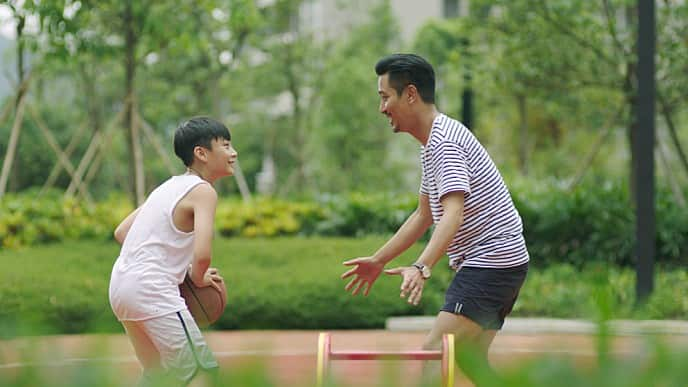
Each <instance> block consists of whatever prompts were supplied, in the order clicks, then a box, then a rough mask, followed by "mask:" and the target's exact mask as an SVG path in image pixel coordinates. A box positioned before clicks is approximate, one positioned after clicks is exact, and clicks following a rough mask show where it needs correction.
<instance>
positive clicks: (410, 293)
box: [385, 266, 425, 305]
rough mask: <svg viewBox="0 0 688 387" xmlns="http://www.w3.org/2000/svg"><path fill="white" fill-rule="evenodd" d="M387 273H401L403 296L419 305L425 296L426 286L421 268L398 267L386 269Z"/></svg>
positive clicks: (412, 303) (409, 301)
mask: <svg viewBox="0 0 688 387" xmlns="http://www.w3.org/2000/svg"><path fill="white" fill-rule="evenodd" d="M385 274H389V275H400V276H401V278H402V281H401V294H400V296H401V298H407V297H408V299H407V301H408V303H409V304H411V305H418V303H419V302H420V298H421V297H422V296H423V287H424V286H425V279H423V276H422V275H421V274H420V270H418V269H416V268H415V267H413V266H403V267H396V268H394V269H388V270H385Z"/></svg>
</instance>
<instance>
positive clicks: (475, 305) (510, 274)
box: [441, 263, 528, 329]
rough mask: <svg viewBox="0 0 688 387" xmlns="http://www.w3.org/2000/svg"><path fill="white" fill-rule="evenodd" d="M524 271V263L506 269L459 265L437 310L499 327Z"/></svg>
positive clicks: (522, 280) (508, 309) (525, 266)
mask: <svg viewBox="0 0 688 387" xmlns="http://www.w3.org/2000/svg"><path fill="white" fill-rule="evenodd" d="M527 274H528V263H524V264H523V265H520V266H516V267H510V268H507V269H484V268H477V267H462V268H461V270H459V271H458V272H456V276H454V280H452V283H451V285H449V289H447V294H446V295H445V299H444V306H443V307H442V309H441V310H442V311H445V312H449V313H454V314H458V315H462V316H466V317H468V318H469V319H471V320H473V321H475V322H476V323H478V324H479V325H480V326H481V327H483V329H502V326H503V325H504V318H505V317H506V316H507V315H508V314H509V313H511V309H513V307H514V303H515V302H516V299H517V298H518V292H519V290H521V286H522V285H523V282H524V281H525V279H526V275H527Z"/></svg>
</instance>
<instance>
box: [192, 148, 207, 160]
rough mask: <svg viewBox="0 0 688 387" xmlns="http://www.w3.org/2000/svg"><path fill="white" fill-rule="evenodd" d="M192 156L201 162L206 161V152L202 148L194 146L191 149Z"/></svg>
mask: <svg viewBox="0 0 688 387" xmlns="http://www.w3.org/2000/svg"><path fill="white" fill-rule="evenodd" d="M193 153H194V156H196V158H198V159H199V160H201V161H208V150H207V149H205V148H204V147H202V146H200V145H199V146H195V147H194V149H193Z"/></svg>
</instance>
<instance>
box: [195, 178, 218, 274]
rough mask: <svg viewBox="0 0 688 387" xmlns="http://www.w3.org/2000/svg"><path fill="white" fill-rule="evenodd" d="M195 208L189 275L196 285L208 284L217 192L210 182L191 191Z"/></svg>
mask: <svg viewBox="0 0 688 387" xmlns="http://www.w3.org/2000/svg"><path fill="white" fill-rule="evenodd" d="M189 199H191V202H192V203H193V210H194V214H193V216H194V247H193V260H192V261H191V272H190V273H189V276H190V277H191V281H193V283H194V284H196V286H208V285H211V283H206V280H205V278H204V277H205V274H206V271H207V270H208V267H210V260H211V256H212V243H213V233H214V231H215V227H214V222H215V208H216V207H217V192H215V189H214V188H213V187H212V186H210V185H209V184H199V185H197V186H196V187H195V188H194V189H193V190H192V191H191V192H190V193H189Z"/></svg>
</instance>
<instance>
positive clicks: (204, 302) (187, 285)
mask: <svg viewBox="0 0 688 387" xmlns="http://www.w3.org/2000/svg"><path fill="white" fill-rule="evenodd" d="M219 284H220V289H222V291H221V292H220V291H218V290H217V289H215V288H214V287H212V286H206V287H202V288H199V287H197V286H196V285H194V283H193V281H191V278H190V277H189V274H188V273H187V275H186V278H184V282H182V283H181V285H179V294H180V295H181V296H182V297H183V298H184V300H185V301H186V306H187V307H188V308H189V312H191V315H192V316H193V318H194V320H196V324H197V325H198V326H199V327H201V328H204V327H207V326H208V325H210V324H212V323H214V322H215V321H217V320H218V319H219V318H220V316H222V313H224V311H225V305H227V288H226V287H225V282H224V281H222V282H220V283H219Z"/></svg>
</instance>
